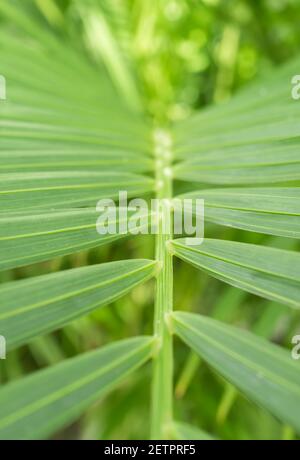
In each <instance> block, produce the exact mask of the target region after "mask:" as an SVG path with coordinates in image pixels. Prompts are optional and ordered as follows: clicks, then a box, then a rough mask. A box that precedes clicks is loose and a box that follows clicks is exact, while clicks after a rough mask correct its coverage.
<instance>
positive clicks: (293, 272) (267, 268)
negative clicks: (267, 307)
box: [170, 239, 300, 308]
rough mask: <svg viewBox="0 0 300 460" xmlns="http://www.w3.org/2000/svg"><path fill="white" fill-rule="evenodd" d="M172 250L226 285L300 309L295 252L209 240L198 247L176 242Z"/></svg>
mask: <svg viewBox="0 0 300 460" xmlns="http://www.w3.org/2000/svg"><path fill="white" fill-rule="evenodd" d="M170 250H171V251H172V252H173V253H174V255H176V256H177V257H180V258H181V259H183V260H185V261H186V262H189V263H191V264H192V265H194V266H195V267H197V268H201V269H203V270H205V271H207V272H208V273H210V274H211V275H212V276H214V277H216V278H218V279H220V280H222V281H225V282H226V283H229V284H231V285H233V286H235V287H238V288H241V289H244V290H245V291H248V292H251V293H253V294H257V295H259V296H261V297H265V298H267V299H271V300H276V301H278V302H281V303H284V304H286V305H289V306H290V307H293V308H300V254H297V253H296V252H293V251H284V250H280V249H273V248H269V247H264V246H257V245H254V244H246V243H236V242H232V241H225V240H210V239H205V241H204V243H203V244H200V245H195V246H191V245H188V244H187V243H186V240H185V239H178V240H174V241H172V242H171V243H170ZM291 267H293V269H291Z"/></svg>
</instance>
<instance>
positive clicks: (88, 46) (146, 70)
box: [0, 0, 300, 439]
mask: <svg viewBox="0 0 300 460" xmlns="http://www.w3.org/2000/svg"><path fill="white" fill-rule="evenodd" d="M12 1H14V0H12ZM24 4H26V7H27V8H28V13H30V14H34V15H35V16H36V18H37V20H38V21H41V22H43V24H44V27H47V28H48V27H49V28H51V29H52V30H53V31H54V33H55V34H57V35H59V36H61V39H62V40H65V41H72V43H73V46H76V47H78V48H82V49H85V51H86V52H87V53H88V56H89V58H90V59H92V60H94V62H95V65H100V66H103V65H104V67H105V69H106V71H107V72H108V73H109V74H110V77H111V79H112V80H113V81H114V83H115V85H116V86H117V87H118V89H119V91H120V92H119V94H120V97H123V96H125V98H127V99H128V101H130V103H131V104H134V105H135V106H138V107H139V108H140V109H143V110H144V111H145V112H146V113H147V114H148V116H149V118H152V119H154V120H155V121H156V122H157V123H160V124H161V123H170V122H174V121H176V120H180V119H183V118H185V117H187V116H189V114H191V113H192V112H193V111H195V110H198V109H201V108H202V107H204V106H206V105H208V104H211V103H217V104H221V103H222V102H224V101H226V100H228V99H229V98H230V97H231V96H232V94H234V93H235V92H236V91H237V90H238V89H239V88H241V87H243V86H245V85H247V84H249V83H250V82H251V81H252V80H254V79H255V78H257V77H258V76H262V77H264V78H268V74H269V73H270V72H272V69H274V67H277V66H279V65H280V64H282V63H284V62H286V61H287V60H288V59H289V58H291V57H293V56H294V55H295V54H297V53H298V52H299V47H300V28H299V23H300V2H299V0H84V1H83V0H24ZM0 27H1V28H3V29H5V28H13V27H14V26H13V24H7V23H6V22H5V21H3V20H1V18H0ZM0 71H1V58H0ZM299 71H300V69H299ZM57 84H59V82H58V83H57ZM278 110H280V107H278ZM206 235H209V236H211V235H213V237H214V238H216V237H217V238H225V239H232V240H236V241H243V242H251V243H263V244H265V245H272V246H275V247H280V248H286V249H297V243H295V241H291V240H286V239H283V238H270V237H266V236H263V235H258V234H255V233H248V232H243V231H239V230H234V229H224V228H222V227H217V226H214V225H207V227H206ZM298 248H299V247H298ZM153 251H154V241H153V238H152V237H150V236H149V237H137V238H134V239H130V240H128V241H127V242H121V243H117V244H114V245H112V246H109V247H101V248H99V249H94V250H91V251H88V252H83V253H80V254H76V255H72V256H69V257H63V258H57V259H55V260H54V261H51V262H48V263H43V264H36V265H33V266H29V267H24V268H19V269H16V270H13V271H10V272H4V273H1V275H0V280H1V282H6V281H10V280H12V279H21V278H26V277H30V276H36V275H40V274H45V273H50V272H52V271H57V270H63V269H67V268H72V267H79V266H84V265H88V264H94V263H99V262H100V263H101V262H106V261H111V260H118V259H120V258H123V259H126V258H130V257H145V258H152V257H153V253H154V252H153ZM176 264H177V265H176V271H175V308H180V309H181V310H188V311H195V312H201V313H204V314H208V315H211V316H213V317H215V318H218V319H221V320H222V321H225V322H228V323H233V324H236V325H239V326H240V327H244V328H248V329H251V330H252V331H254V332H256V333H257V334H259V335H262V336H264V337H267V338H269V339H270V340H273V341H274V342H276V343H279V344H281V345H283V346H286V347H288V348H290V346H291V345H290V341H291V337H292V336H293V335H295V334H296V333H299V331H300V317H299V314H297V312H292V311H290V310H289V309H287V308H286V307H284V306H281V305H279V304H274V302H268V301H264V300H261V299H259V298H258V297H255V296H253V295H250V294H247V293H245V292H242V291H239V290H237V289H233V288H231V287H226V286H225V285H224V284H222V283H221V282H219V281H217V280H214V279H212V278H209V277H207V276H206V275H205V274H203V273H198V272H197V271H196V270H195V269H193V268H192V267H190V266H188V265H185V264H184V265H183V264H181V263H180V261H177V262H176ZM153 287H154V286H153V282H149V283H148V284H146V285H143V286H141V287H138V288H136V289H135V290H134V291H133V292H132V293H131V294H129V295H127V297H125V298H122V299H121V300H119V301H117V302H115V303H114V304H113V305H111V306H109V307H107V308H104V309H101V310H100V311H96V312H94V313H92V314H91V315H89V316H88V317H86V318H84V319H81V320H79V321H75V322H74V323H72V324H71V325H69V326H67V327H66V328H64V329H63V330H61V331H58V332H56V333H54V334H51V335H47V336H45V337H42V338H39V339H37V340H35V341H33V342H32V343H31V344H30V345H28V346H26V347H22V348H20V349H18V350H16V351H13V352H11V353H10V354H9V359H7V360H6V361H2V362H1V364H0V371H1V374H0V377H1V382H2V383H5V382H7V381H11V380H13V379H17V378H19V377H20V376H22V375H24V374H26V373H30V372H32V371H34V370H36V369H38V368H42V367H45V366H49V365H51V364H54V363H57V362H59V361H61V360H63V359H65V358H67V357H71V356H74V355H77V354H79V353H82V352H84V351H87V350H90V349H93V348H96V347H99V346H101V345H103V344H106V343H108V342H111V341H114V340H118V339H121V338H126V337H129V336H134V335H137V334H141V333H151V331H152V321H153ZM195 287H197V289H195ZM175 352H176V370H175V386H176V388H175V390H176V404H175V411H176V418H177V419H181V420H185V421H187V422H190V423H192V424H194V425H197V426H199V427H201V428H202V429H205V430H207V431H208V432H210V433H212V434H214V435H216V436H217V437H220V438H222V439H295V433H293V431H292V430H291V429H290V428H289V427H287V426H282V425H281V424H279V423H278V422H277V421H276V420H275V419H274V418H273V417H272V416H271V415H269V414H268V413H266V412H265V411H263V410H261V409H259V408H258V407H257V406H254V405H253V404H252V403H250V402H248V401H247V400H246V399H245V398H244V397H243V396H241V395H240V394H239V393H238V392H236V391H235V390H234V389H233V387H231V386H230V385H228V384H227V383H225V382H224V381H223V380H222V379H221V378H219V377H218V376H217V375H216V374H214V373H213V372H211V370H210V369H209V368H208V367H207V366H206V365H205V363H201V362H200V361H199V360H198V359H197V358H196V357H195V356H194V355H193V354H189V352H188V350H187V349H186V348H185V347H184V346H183V345H181V344H179V343H176V348H175ZM299 369H300V368H299ZM150 375H151V368H150V365H148V366H145V367H144V368H143V369H142V370H140V371H139V372H137V373H135V374H134V376H133V377H131V378H130V379H127V382H126V384H123V386H121V387H119V389H118V390H117V391H115V392H114V393H113V394H112V395H110V396H109V397H108V398H106V399H105V400H104V401H101V402H100V403H99V404H97V405H95V406H94V407H92V408H91V409H90V410H89V411H88V412H87V413H86V414H85V416H84V417H83V418H82V419H80V420H79V421H78V422H77V423H75V424H74V425H73V426H71V427H69V428H68V429H67V430H65V431H64V432H62V433H58V434H57V438H63V439H66V438H67V439H72V438H77V439H99V438H104V439H140V438H141V439H143V438H146V437H147V435H148V432H149V426H148V425H149V415H148V414H149V393H150Z"/></svg>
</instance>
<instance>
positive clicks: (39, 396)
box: [0, 1, 300, 439]
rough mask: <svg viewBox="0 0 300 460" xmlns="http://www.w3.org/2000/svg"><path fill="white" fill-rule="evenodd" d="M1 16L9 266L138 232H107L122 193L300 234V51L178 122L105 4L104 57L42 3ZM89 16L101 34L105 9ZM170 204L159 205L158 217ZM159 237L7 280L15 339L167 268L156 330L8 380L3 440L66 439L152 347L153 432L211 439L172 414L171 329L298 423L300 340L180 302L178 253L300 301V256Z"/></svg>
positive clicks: (253, 289)
mask: <svg viewBox="0 0 300 460" xmlns="http://www.w3.org/2000/svg"><path fill="white" fill-rule="evenodd" d="M80 7H82V5H80ZM32 10H33V11H32ZM47 11H48V10H47ZM80 11H81V9H80ZM0 13H2V14H3V15H4V17H7V18H9V19H10V21H11V23H12V24H13V27H12V30H10V28H8V30H5V31H1V32H0V50H1V72H2V73H3V74H4V75H5V76H6V78H7V81H8V82H9V99H8V101H6V102H5V103H1V106H0V110H1V122H0V124H1V141H0V142H1V152H0V158H1V184H0V205H1V207H0V213H1V215H0V244H1V260H0V267H1V270H8V269H15V268H17V267H23V266H25V265H29V264H32V263H37V262H42V261H46V260H49V259H51V258H54V257H57V256H64V255H69V254H73V253H76V252H79V251H82V250H86V249H91V248H95V247H98V246H100V245H102V244H107V243H111V242H113V241H115V240H117V239H119V238H121V237H122V236H125V235H115V236H109V237H108V236H106V237H104V236H103V237H101V238H100V237H99V235H97V234H96V232H95V223H96V219H97V212H96V210H95V204H96V202H97V200H99V199H100V198H115V197H117V195H118V192H119V190H127V192H128V194H129V195H130V196H140V195H143V194H145V195H146V196H149V195H150V196H154V195H155V196H156V197H158V198H168V199H169V200H172V199H173V197H175V196H176V197H178V196H179V197H181V198H184V197H188V198H197V197H199V198H204V199H205V218H206V220H207V222H209V223H213V224H217V225H220V226H225V227H226V226H229V227H233V228H237V229H242V230H246V231H249V232H256V233H257V234H263V235H272V236H280V237H287V238H293V239H295V240H296V239H299V236H300V193H299V187H298V185H299V180H300V159H299V148H300V142H299V139H300V137H299V136H300V125H299V107H300V105H299V103H297V102H295V101H294V100H292V99H291V94H290V92H291V87H290V80H291V76H292V75H295V74H296V73H297V71H299V70H298V69H299V59H297V60H296V61H293V62H292V63H290V64H289V65H287V66H285V67H283V68H282V69H281V70H279V71H277V72H276V74H275V75H273V74H271V75H270V77H269V78H268V80H267V81H264V82H263V83H259V84H257V85H256V86H253V87H252V88H250V89H247V90H243V91H242V92H241V93H240V94H238V95H237V96H235V97H234V98H233V99H232V100H231V101H230V102H228V103H226V104H223V105H219V106H213V107H212V108H208V109H206V110H205V111H202V112H201V113H198V114H195V115H193V116H190V117H189V118H187V119H186V120H183V121H178V122H174V123H170V122H169V120H168V119H166V118H165V117H164V116H161V114H160V116H157V117H156V119H155V120H153V118H150V117H149V116H147V114H146V113H145V112H146V111H145V110H144V112H143V109H142V107H143V105H144V101H143V97H142V96H141V95H140V92H139V90H138V89H137V88H138V84H136V83H135V78H134V77H133V75H134V74H133V72H132V71H131V69H130V65H129V64H128V63H127V62H126V60H125V59H124V57H123V54H122V52H121V51H120V49H119V48H118V47H117V46H116V40H115V39H114V37H113V36H111V29H110V28H109V25H108V24H109V23H107V22H105V21H106V20H107V19H105V15H104V19H103V17H102V16H101V17H100V16H99V17H98V21H100V22H98V23H97V24H98V25H99V23H100V24H102V27H103V28H102V29H101V30H102V33H103V35H102V37H105V39H106V40H103V41H104V45H103V44H102V47H100V48H97V47H96V49H95V50H93V51H94V53H93V54H95V55H96V56H97V57H98V58H99V57H100V58H101V59H102V60H103V61H104V62H105V64H106V67H100V65H99V66H95V65H94V64H93V62H91V61H90V58H89V57H88V54H87V53H86V51H84V49H83V48H84V46H83V44H82V43H78V44H75V45H74V44H73V45H71V44H70V43H69V41H68V37H66V36H65V35H64V32H63V31H61V30H58V31H57V30H56V32H55V33H54V32H52V31H51V29H50V27H48V26H47V27H46V26H45V24H44V23H43V22H42V20H41V18H40V17H38V18H36V16H38V11H36V10H35V9H34V8H33V4H32V2H26V3H25V6H24V7H23V8H21V7H20V4H18V2H16V3H15V2H8V1H4V2H2V3H1V5H0ZM81 14H82V15H83V17H84V20H83V30H84V31H85V35H87V43H89V44H90V43H91V42H92V41H93V37H94V36H89V33H91V31H92V30H93V27H96V26H95V23H94V21H95V17H97V16H93V15H92V16H89V15H87V14H86V12H81ZM51 17H52V16H51ZM54 17H56V16H55V14H54ZM113 17H114V16H112V15H111V14H110V15H109V18H110V20H112V18H113ZM97 30H98V29H97ZM118 30H120V29H118ZM16 31H17V32H16ZM24 37H26V39H24ZM107 70H108V73H109V76H108V75H107ZM112 82H114V84H115V86H116V87H117V90H116V89H115V86H114V85H113V84H112ZM148 89H149V88H148ZM118 91H119V92H118ZM149 91H150V90H149ZM121 95H122V96H121ZM128 103H129V104H128ZM130 105H131V107H129V106H130ZM279 107H280V109H278V108H279ZM150 112H151V110H150ZM148 115H149V114H148ZM170 171H171V173H172V174H171V175H170ZM177 181H185V182H187V183H188V184H189V186H188V189H189V191H188V192H186V193H181V191H180V187H179V184H178V182H177ZM203 184H206V186H204V185H203ZM208 186H209V188H207V187H208ZM212 186H217V187H219V186H220V188H213V187H212ZM177 190H178V191H177ZM168 212H169V211H168V209H167V208H165V207H164V206H162V207H161V209H160V210H159V215H160V225H161V226H162V225H163V224H164V220H165V219H166V218H167V213H168ZM149 238H150V237H149ZM155 246H156V254H155V257H154V260H148V259H134V260H127V261H124V260H122V261H115V262H108V263H105V264H100V265H98V264H96V265H92V266H88V267H80V268H73V269H71V270H62V271H58V272H57V273H52V274H47V275H42V276H38V277H31V278H29V279H25V280H17V281H11V282H8V283H5V284H3V285H2V286H1V288H0V301H1V303H0V333H1V334H2V335H4V336H5V337H6V338H7V346H8V350H13V349H15V348H16V347H19V346H21V345H24V344H27V343H29V342H30V341H31V340H32V339H33V338H35V337H38V336H41V335H42V334H45V333H46V332H51V331H55V330H57V329H59V328H61V327H63V326H65V325H66V324H68V323H69V322H70V321H72V320H73V319H75V318H78V317H80V316H82V315H85V314H88V313H90V312H92V311H94V310H95V309H97V308H98V307H100V306H101V305H104V304H107V303H109V302H112V301H114V300H115V299H118V298H119V297H120V296H122V295H124V294H125V293H127V292H129V291H130V290H131V289H133V288H134V287H135V286H137V285H139V284H141V283H143V282H145V281H147V280H148V279H150V278H152V277H155V278H156V294H155V308H154V310H155V311H154V330H153V333H151V334H150V336H139V337H134V338H131V339H126V340H122V341H118V342H116V343H113V344H108V345H106V346H104V347H103V348H100V349H99V350H96V351H91V352H88V353H86V354H82V355H80V356H78V357H74V358H71V359H67V360H65V361H63V362H61V363H59V364H56V365H54V366H51V367H49V368H48V369H46V370H41V371H38V372H36V373H33V374H32V375H30V376H27V377H25V378H23V379H20V380H18V381H16V382H12V383H9V384H7V385H5V386H4V387H3V388H1V391H0V407H1V414H0V437H1V438H4V439H7V438H45V437H49V436H51V435H53V434H54V433H55V432H57V430H59V429H61V428H63V427H65V426H66V425H68V424H70V423H71V422H72V421H74V420H76V418H78V417H79V415H81V414H82V413H83V412H84V411H85V409H87V408H88V407H89V406H90V405H91V404H92V403H94V402H95V401H97V400H98V399H99V397H100V396H102V395H103V394H106V393H107V392H109V391H110V390H112V389H113V388H114V387H115V386H116V384H117V383H119V381H120V380H121V379H123V378H124V377H125V376H127V375H128V374H129V373H131V372H132V371H134V370H135V369H137V368H138V367H140V366H141V365H142V364H144V363H145V362H146V361H148V360H150V359H152V360H153V384H152V396H151V399H152V403H151V404H152V406H151V407H152V409H151V430H152V433H151V436H152V437H153V438H155V439H161V438H179V439H188V438H190V437H193V438H199V439H206V438H209V437H210V435H208V434H207V433H204V432H202V431H201V430H200V429H198V428H196V427H192V426H189V425H187V424H185V423H182V422H181V421H176V420H175V421H174V416H173V334H175V335H176V336H178V337H179V338H180V339H181V340H182V341H183V342H184V343H186V344H187V345H188V347H190V348H191V349H193V350H194V351H195V352H196V353H197V354H198V355H200V356H201V357H202V358H203V359H204V360H205V361H206V362H207V363H208V364H209V365H210V366H212V368H214V369H215V370H217V372H218V373H220V374H221V375H222V376H223V377H225V379H226V380H228V381H229V382H231V383H232V384H233V385H234V386H236V387H237V388H238V389H239V390H240V391H241V392H242V393H243V394H244V395H245V396H246V397H248V398H249V399H250V400H252V401H254V402H255V403H257V404H258V405H259V406H262V407H264V408H266V409H267V410H268V411H270V412H271V413H272V414H273V415H275V416H276V417H277V418H278V419H279V420H280V421H281V422H283V423H285V424H288V425H290V426H292V427H293V428H294V429H295V430H296V431H297V432H300V421H299V415H298V414H299V411H300V374H299V364H298V362H296V361H293V360H292V359H291V357H290V353H289V352H288V351H287V350H284V349H283V347H279V346H277V345H274V344H272V343H270V342H269V341H268V340H266V339H265V338H260V337H258V336H257V335H256V334H254V333H251V332H247V331H245V330H243V329H240V328H237V327H233V326H229V325H227V324H225V323H223V322H222V321H220V320H217V319H212V318H208V317H206V316H202V315H198V314H193V313H187V312H180V311H175V312H174V311H173V259H174V257H175V258H178V259H182V260H183V261H184V262H187V263H189V264H191V265H193V266H194V267H196V268H199V269H200V270H203V271H204V272H206V273H208V274H209V275H211V276H213V277H215V278H217V279H220V280H222V281H224V282H226V283H228V284H229V285H232V286H235V287H237V288H240V289H242V290H244V291H247V292H250V293H252V294H256V295H258V296H261V297H263V298H266V299H269V300H271V301H275V302H279V303H281V304H284V305H287V306H289V307H291V308H294V309H299V307H300V256H299V254H298V253H297V252H296V251H292V250H284V249H277V248H272V247H267V246H265V245H263V244H251V243H249V242H247V243H246V242H233V241H228V240H224V239H221V238H220V239H211V238H208V239H205V240H204V242H203V244H202V245H196V246H189V245H187V244H186V241H185V239H181V238H179V239H173V235H172V234H171V233H170V234H169V235H165V234H163V232H162V231H160V232H159V234H158V235H157V237H156V243H155ZM295 248H296V245H295ZM291 249H293V248H291ZM273 308H274V309H275V306H274V307H273ZM175 363H176V360H175Z"/></svg>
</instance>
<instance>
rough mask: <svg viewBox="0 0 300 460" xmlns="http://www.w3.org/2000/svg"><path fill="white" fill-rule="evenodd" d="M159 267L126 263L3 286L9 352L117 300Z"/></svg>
mask: <svg viewBox="0 0 300 460" xmlns="http://www.w3.org/2000/svg"><path fill="white" fill-rule="evenodd" d="M156 268H157V265H156V262H152V261H149V260H124V261H120V262H108V263H106V264H101V265H93V266H91V267H84V268H75V269H73V270H66V271H62V272H59V273H54V274H51V275H46V276H38V277H34V278H33V279H28V280H24V281H16V282H13V283H7V284H4V285H2V286H1V287H0V324H1V333H2V334H4V336H5V337H6V340H7V347H8V349H11V348H15V347H17V346H19V345H22V344H23V343H26V342H28V341H29V340H31V339H32V338H33V337H36V336H38V335H41V334H44V333H46V332H49V331H53V330H55V329H58V328H61V327H62V326H64V325H65V324H67V323H69V322H70V321H72V320H74V319H75V318H78V317H80V316H82V315H86V314H88V313H89V312H91V311H93V310H95V309H96V308H98V307H100V306H102V305H105V304H108V303H110V302H113V301H114V300H116V299H117V298H118V297H121V296H122V295H125V294H126V293H127V292H129V291H130V290H131V289H133V288H134V287H135V286H137V285H138V284H140V283H142V282H144V281H146V280H147V279H149V278H150V277H151V276H154V275H155V273H156ZM16 292H22V297H21V298H19V297H16Z"/></svg>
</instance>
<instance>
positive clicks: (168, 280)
mask: <svg viewBox="0 0 300 460" xmlns="http://www.w3.org/2000/svg"><path fill="white" fill-rule="evenodd" d="M155 153H156V181H157V198H159V206H158V210H157V212H158V233H157V240H156V260H157V261H159V262H160V263H161V265H162V269H161V271H160V273H159V275H158V278H157V287H156V298H155V317H154V333H155V335H156V337H158V339H159V342H160V348H159V351H158V353H157V355H156V357H155V359H154V363H153V382H152V414H151V437H152V439H168V438H169V430H170V427H171V424H172V418H173V339H172V334H171V333H170V331H169V329H168V325H167V321H166V318H167V315H168V314H170V313H171V312H172V310H173V261H172V255H171V254H170V253H169V252H168V250H167V247H166V243H167V242H168V241H169V240H170V239H172V237H173V229H172V227H173V223H172V209H171V198H172V170H171V160H172V155H171V138H170V136H169V135H168V133H167V132H165V131H161V130H159V131H156V132H155Z"/></svg>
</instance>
